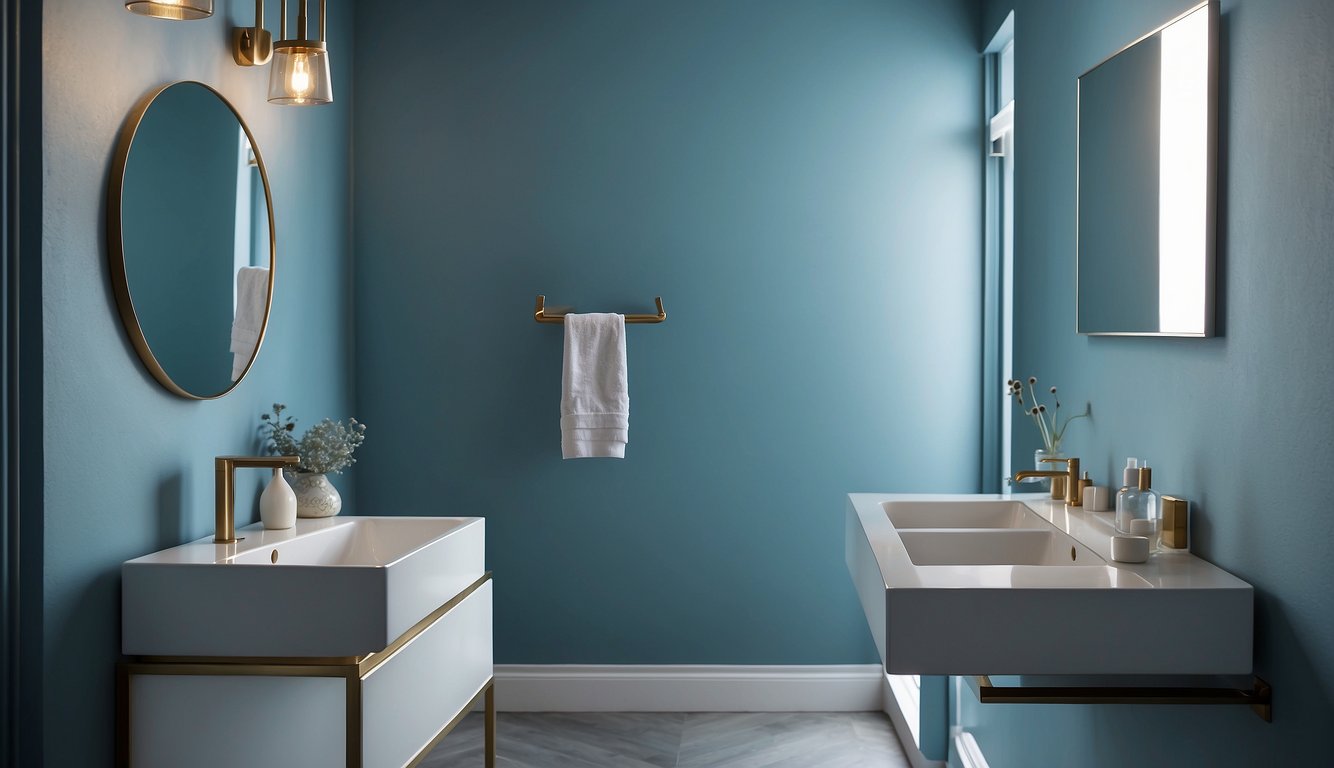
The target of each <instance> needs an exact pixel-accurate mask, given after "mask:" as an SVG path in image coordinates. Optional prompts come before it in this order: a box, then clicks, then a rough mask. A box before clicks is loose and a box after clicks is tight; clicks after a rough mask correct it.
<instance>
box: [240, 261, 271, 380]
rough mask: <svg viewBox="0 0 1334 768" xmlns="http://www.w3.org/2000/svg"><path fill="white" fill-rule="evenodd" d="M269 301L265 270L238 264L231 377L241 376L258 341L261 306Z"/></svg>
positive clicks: (264, 305)
mask: <svg viewBox="0 0 1334 768" xmlns="http://www.w3.org/2000/svg"><path fill="white" fill-rule="evenodd" d="M268 303H269V270H268V269H266V268H265V267H241V268H240V269H238V270H236V315H235V317H233V318H232V345H231V350H232V381H236V380H237V379H239V378H241V374H242V373H245V367H246V364H247V363H249V362H250V357H251V355H253V354H254V353H255V345H257V344H259V333H260V330H261V329H262V328H263V327H264V310H265V308H266V307H267V306H268Z"/></svg>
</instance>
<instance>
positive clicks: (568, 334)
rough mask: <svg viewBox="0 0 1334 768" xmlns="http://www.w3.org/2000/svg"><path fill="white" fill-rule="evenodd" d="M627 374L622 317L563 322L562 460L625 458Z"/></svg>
mask: <svg viewBox="0 0 1334 768" xmlns="http://www.w3.org/2000/svg"><path fill="white" fill-rule="evenodd" d="M627 381H628V379H627V376H626V368H625V316H624V315H614V314H608V313H598V314H587V315H566V316H565V364H564V366H563V367H562V370H561V396H560V436H561V444H560V446H561V457H562V458H566V459H583V458H590V457H594V456H606V457H611V458H617V459H623V458H625V444H626V443H628V442H629V441H630V389H629V385H628V383H627Z"/></svg>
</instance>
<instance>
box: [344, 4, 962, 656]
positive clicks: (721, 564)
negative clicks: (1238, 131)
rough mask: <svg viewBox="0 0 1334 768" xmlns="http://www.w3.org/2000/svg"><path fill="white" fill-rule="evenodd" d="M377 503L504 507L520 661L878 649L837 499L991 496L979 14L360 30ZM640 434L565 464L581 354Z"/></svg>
mask: <svg viewBox="0 0 1334 768" xmlns="http://www.w3.org/2000/svg"><path fill="white" fill-rule="evenodd" d="M356 34H357V42H356V45H357V50H358V51H359V54H360V60H359V62H358V67H357V71H356V78H357V83H358V89H357V92H358V97H359V98H358V104H357V111H356V116H355V131H356V137H357V138H356V158H355V168H356V193H355V195H356V199H355V210H356V227H355V232H356V235H355V246H356V250H357V259H356V281H357V291H358V304H357V306H358V312H357V323H356V334H357V335H356V340H357V394H358V403H359V408H360V410H361V412H362V415H363V416H364V418H365V420H366V421H367V422H368V423H369V424H370V425H371V426H372V428H373V429H376V430H378V431H379V434H380V435H382V437H381V438H373V439H371V440H370V441H368V442H367V443H366V446H365V448H364V449H363V452H364V456H363V459H362V463H360V464H359V465H358V467H357V471H358V474H359V477H360V483H359V485H358V496H357V505H358V507H359V509H360V510H361V511H363V512H367V513H377V514H443V515H485V516H486V517H487V535H488V545H489V546H488V564H489V566H490V567H491V568H493V569H494V570H495V573H496V584H497V590H496V659H497V661H498V662H501V663H728V664H803V663H859V662H873V661H875V659H876V655H875V651H874V649H873V646H872V644H871V642H870V635H869V633H868V632H867V629H866V625H865V621H864V619H863V617H862V615H861V611H860V609H859V607H858V605H857V602H856V599H855V597H854V594H853V591H852V589H851V584H850V582H849V580H848V575H847V571H846V569H845V567H844V565H843V553H842V549H843V532H842V530H843V519H842V514H843V505H844V503H845V500H844V494H846V493H847V492H849V491H858V490H882V491H883V490H909V489H911V490H919V491H972V490H976V489H977V482H978V474H979V470H978V458H977V457H978V453H979V444H980V437H979V434H980V430H979V398H978V384H977V382H978V381H979V380H980V377H981V373H980V359H981V350H980V344H979V340H978V339H979V333H980V330H979V329H980V326H981V313H980V309H979V305H980V293H981V279H980V274H981V256H980V250H981V248H980V243H981V235H980V224H979V222H980V219H981V207H980V199H979V198H980V190H981V169H982V164H981V159H980V146H981V137H980V131H979V122H978V118H977V116H978V110H979V109H980V106H979V105H980V103H981V69H980V65H979V61H978V58H977V50H978V48H977V43H976V37H977V17H976V7H975V5H974V3H972V2H968V1H966V0H958V1H957V2H939V3H920V2H909V1H908V0H895V1H894V2H883V1H882V2H871V1H870V0H865V1H863V0H849V1H848V2H841V3H838V4H837V5H834V6H830V5H829V4H828V3H822V2H814V1H812V2H786V3H782V4H779V5H775V4H774V3H772V2H761V1H760V0H734V1H733V2H727V3H715V2H704V1H702V0H701V1H699V2H677V3H660V2H624V1H622V0H614V1H613V0H584V1H581V2H566V3H549V2H509V3H503V4H498V3H493V2H480V1H478V2H442V3H429V4H423V3H408V2H390V3H375V4H365V3H364V4H362V5H361V6H360V8H359V11H358V15H357V19H356ZM538 293H544V294H546V295H547V297H548V300H549V302H550V303H551V304H552V305H558V306H560V305H572V306H574V307H576V308H577V309H579V310H583V311H622V312H644V311H648V310H650V309H651V307H652V303H651V302H652V299H653V296H655V295H659V294H660V295H661V296H662V297H663V300H664V302H665V305H666V309H667V313H668V320H667V322H666V323H665V324H663V325H656V326H654V325H649V326H631V327H630V329H629V331H628V347H629V373H630V392H631V397H630V401H631V406H630V409H631V419H630V425H631V426H630V445H629V447H628V450H627V458H626V459H625V460H622V461H617V460H579V461H564V462H563V461H562V460H561V459H560V436H559V429H558V404H559V385H560V369H561V345H562V334H561V330H560V329H559V328H557V327H551V326H543V325H537V324H535V323H534V322H533V320H532V317H531V312H532V307H533V299H534V296H535V295H536V294H538Z"/></svg>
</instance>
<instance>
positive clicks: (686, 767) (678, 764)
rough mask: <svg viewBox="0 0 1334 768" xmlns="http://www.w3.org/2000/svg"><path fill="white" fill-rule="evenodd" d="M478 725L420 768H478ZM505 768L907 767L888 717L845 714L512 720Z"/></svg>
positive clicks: (501, 729) (460, 731)
mask: <svg viewBox="0 0 1334 768" xmlns="http://www.w3.org/2000/svg"><path fill="white" fill-rule="evenodd" d="M482 738H483V734H482V718H481V716H480V715H478V714H473V715H469V716H468V717H467V718H465V719H464V720H463V722H462V723H460V724H459V726H458V728H456V729H454V732H453V733H451V734H449V736H447V737H445V739H444V741H442V742H441V743H440V745H439V746H437V747H436V749H435V751H433V752H432V753H431V754H430V755H429V756H428V757H427V758H426V760H425V761H424V762H423V763H422V766H423V768H481V766H482ZM496 741H497V749H496V752H497V764H498V765H500V766H502V767H503V768H907V766H908V761H907V758H906V757H905V756H904V754H903V750H902V749H901V748H900V747H899V742H898V738H897V737H896V736H895V734H894V729H893V727H892V726H891V725H890V722H889V719H888V718H886V717H885V716H884V715H883V714H881V713H878V712H848V713H829V712H814V713H790V712H743V713H731V712H726V713H689V714H686V713H656V712H655V713H625V712H604V713H568V712H551V713H509V712H502V713H500V715H499V716H498V722H497V740H496Z"/></svg>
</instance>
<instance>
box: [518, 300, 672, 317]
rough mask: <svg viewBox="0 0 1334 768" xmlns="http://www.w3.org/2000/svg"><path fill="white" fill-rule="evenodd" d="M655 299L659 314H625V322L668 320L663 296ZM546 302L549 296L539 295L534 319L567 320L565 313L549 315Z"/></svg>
mask: <svg viewBox="0 0 1334 768" xmlns="http://www.w3.org/2000/svg"><path fill="white" fill-rule="evenodd" d="M653 301H655V302H656V303H657V305H658V314H656V315H626V316H625V322H627V323H661V322H662V321H663V320H666V319H667V313H666V312H665V311H664V310H663V308H662V297H661V296H658V297H656V298H655V299H653ZM546 304H547V297H546V296H542V295H539V296H538V297H537V308H536V309H534V310H533V319H534V320H536V321H537V322H539V323H557V324H559V323H564V322H565V316H564V315H548V314H546Z"/></svg>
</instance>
